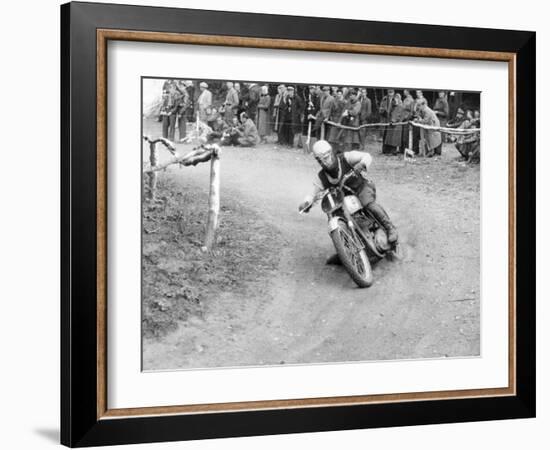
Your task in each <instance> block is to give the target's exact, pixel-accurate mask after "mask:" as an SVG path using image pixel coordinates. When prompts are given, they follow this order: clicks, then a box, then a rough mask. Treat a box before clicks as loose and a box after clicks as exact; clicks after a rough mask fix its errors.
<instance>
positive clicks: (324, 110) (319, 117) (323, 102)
mask: <svg viewBox="0 0 550 450" xmlns="http://www.w3.org/2000/svg"><path fill="white" fill-rule="evenodd" d="M333 104H334V97H333V96H332V95H330V86H323V89H322V92H321V95H320V97H319V110H318V111H317V114H316V115H315V126H314V131H315V135H316V136H317V137H318V138H321V129H322V127H323V126H324V125H323V122H324V121H325V120H328V118H329V116H330V110H331V109H332V105H333ZM325 132H326V129H325Z"/></svg>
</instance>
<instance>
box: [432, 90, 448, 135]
mask: <svg viewBox="0 0 550 450" xmlns="http://www.w3.org/2000/svg"><path fill="white" fill-rule="evenodd" d="M437 95H438V97H437V100H436V101H435V103H434V112H435V114H436V115H437V118H438V119H439V123H440V124H441V126H442V127H445V126H447V120H448V119H449V102H448V101H447V94H446V93H445V91H439V92H438V93H437ZM442 138H443V141H444V142H447V135H446V134H443V136H442Z"/></svg>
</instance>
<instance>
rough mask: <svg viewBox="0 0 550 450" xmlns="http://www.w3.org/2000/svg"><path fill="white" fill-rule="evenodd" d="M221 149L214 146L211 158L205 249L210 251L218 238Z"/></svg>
mask: <svg viewBox="0 0 550 450" xmlns="http://www.w3.org/2000/svg"><path fill="white" fill-rule="evenodd" d="M219 151H220V149H219V148H218V147H217V146H213V148H212V158H211V160H210V195H209V196H208V222H207V224H206V237H205V240H204V247H203V250H205V251H210V250H212V247H213V246H214V242H215V240H216V229H217V228H218V217H219V214H220V155H219Z"/></svg>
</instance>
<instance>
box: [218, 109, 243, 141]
mask: <svg viewBox="0 0 550 450" xmlns="http://www.w3.org/2000/svg"><path fill="white" fill-rule="evenodd" d="M241 129H242V127H241V125H240V123H239V118H238V117H237V116H233V118H232V119H231V124H230V125H228V126H227V128H225V129H224V130H223V134H222V138H221V141H220V143H221V144H222V145H225V146H230V145H231V146H233V145H234V146H237V145H239V137H240V133H239V132H240V131H241Z"/></svg>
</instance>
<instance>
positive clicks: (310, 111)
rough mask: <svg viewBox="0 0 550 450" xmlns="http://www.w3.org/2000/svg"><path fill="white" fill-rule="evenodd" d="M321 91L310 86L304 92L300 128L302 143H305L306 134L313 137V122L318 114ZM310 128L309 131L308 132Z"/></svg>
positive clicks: (317, 87)
mask: <svg viewBox="0 0 550 450" xmlns="http://www.w3.org/2000/svg"><path fill="white" fill-rule="evenodd" d="M320 93H321V89H320V87H319V86H315V85H311V86H309V88H308V90H307V91H306V92H305V96H304V101H305V110H304V121H303V126H302V136H304V137H303V139H302V140H303V141H304V142H305V140H306V136H307V135H308V132H309V133H310V136H314V135H315V122H316V120H317V113H318V112H319V103H320V102H319V100H320V99H319V97H320ZM310 126H311V130H310Z"/></svg>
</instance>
